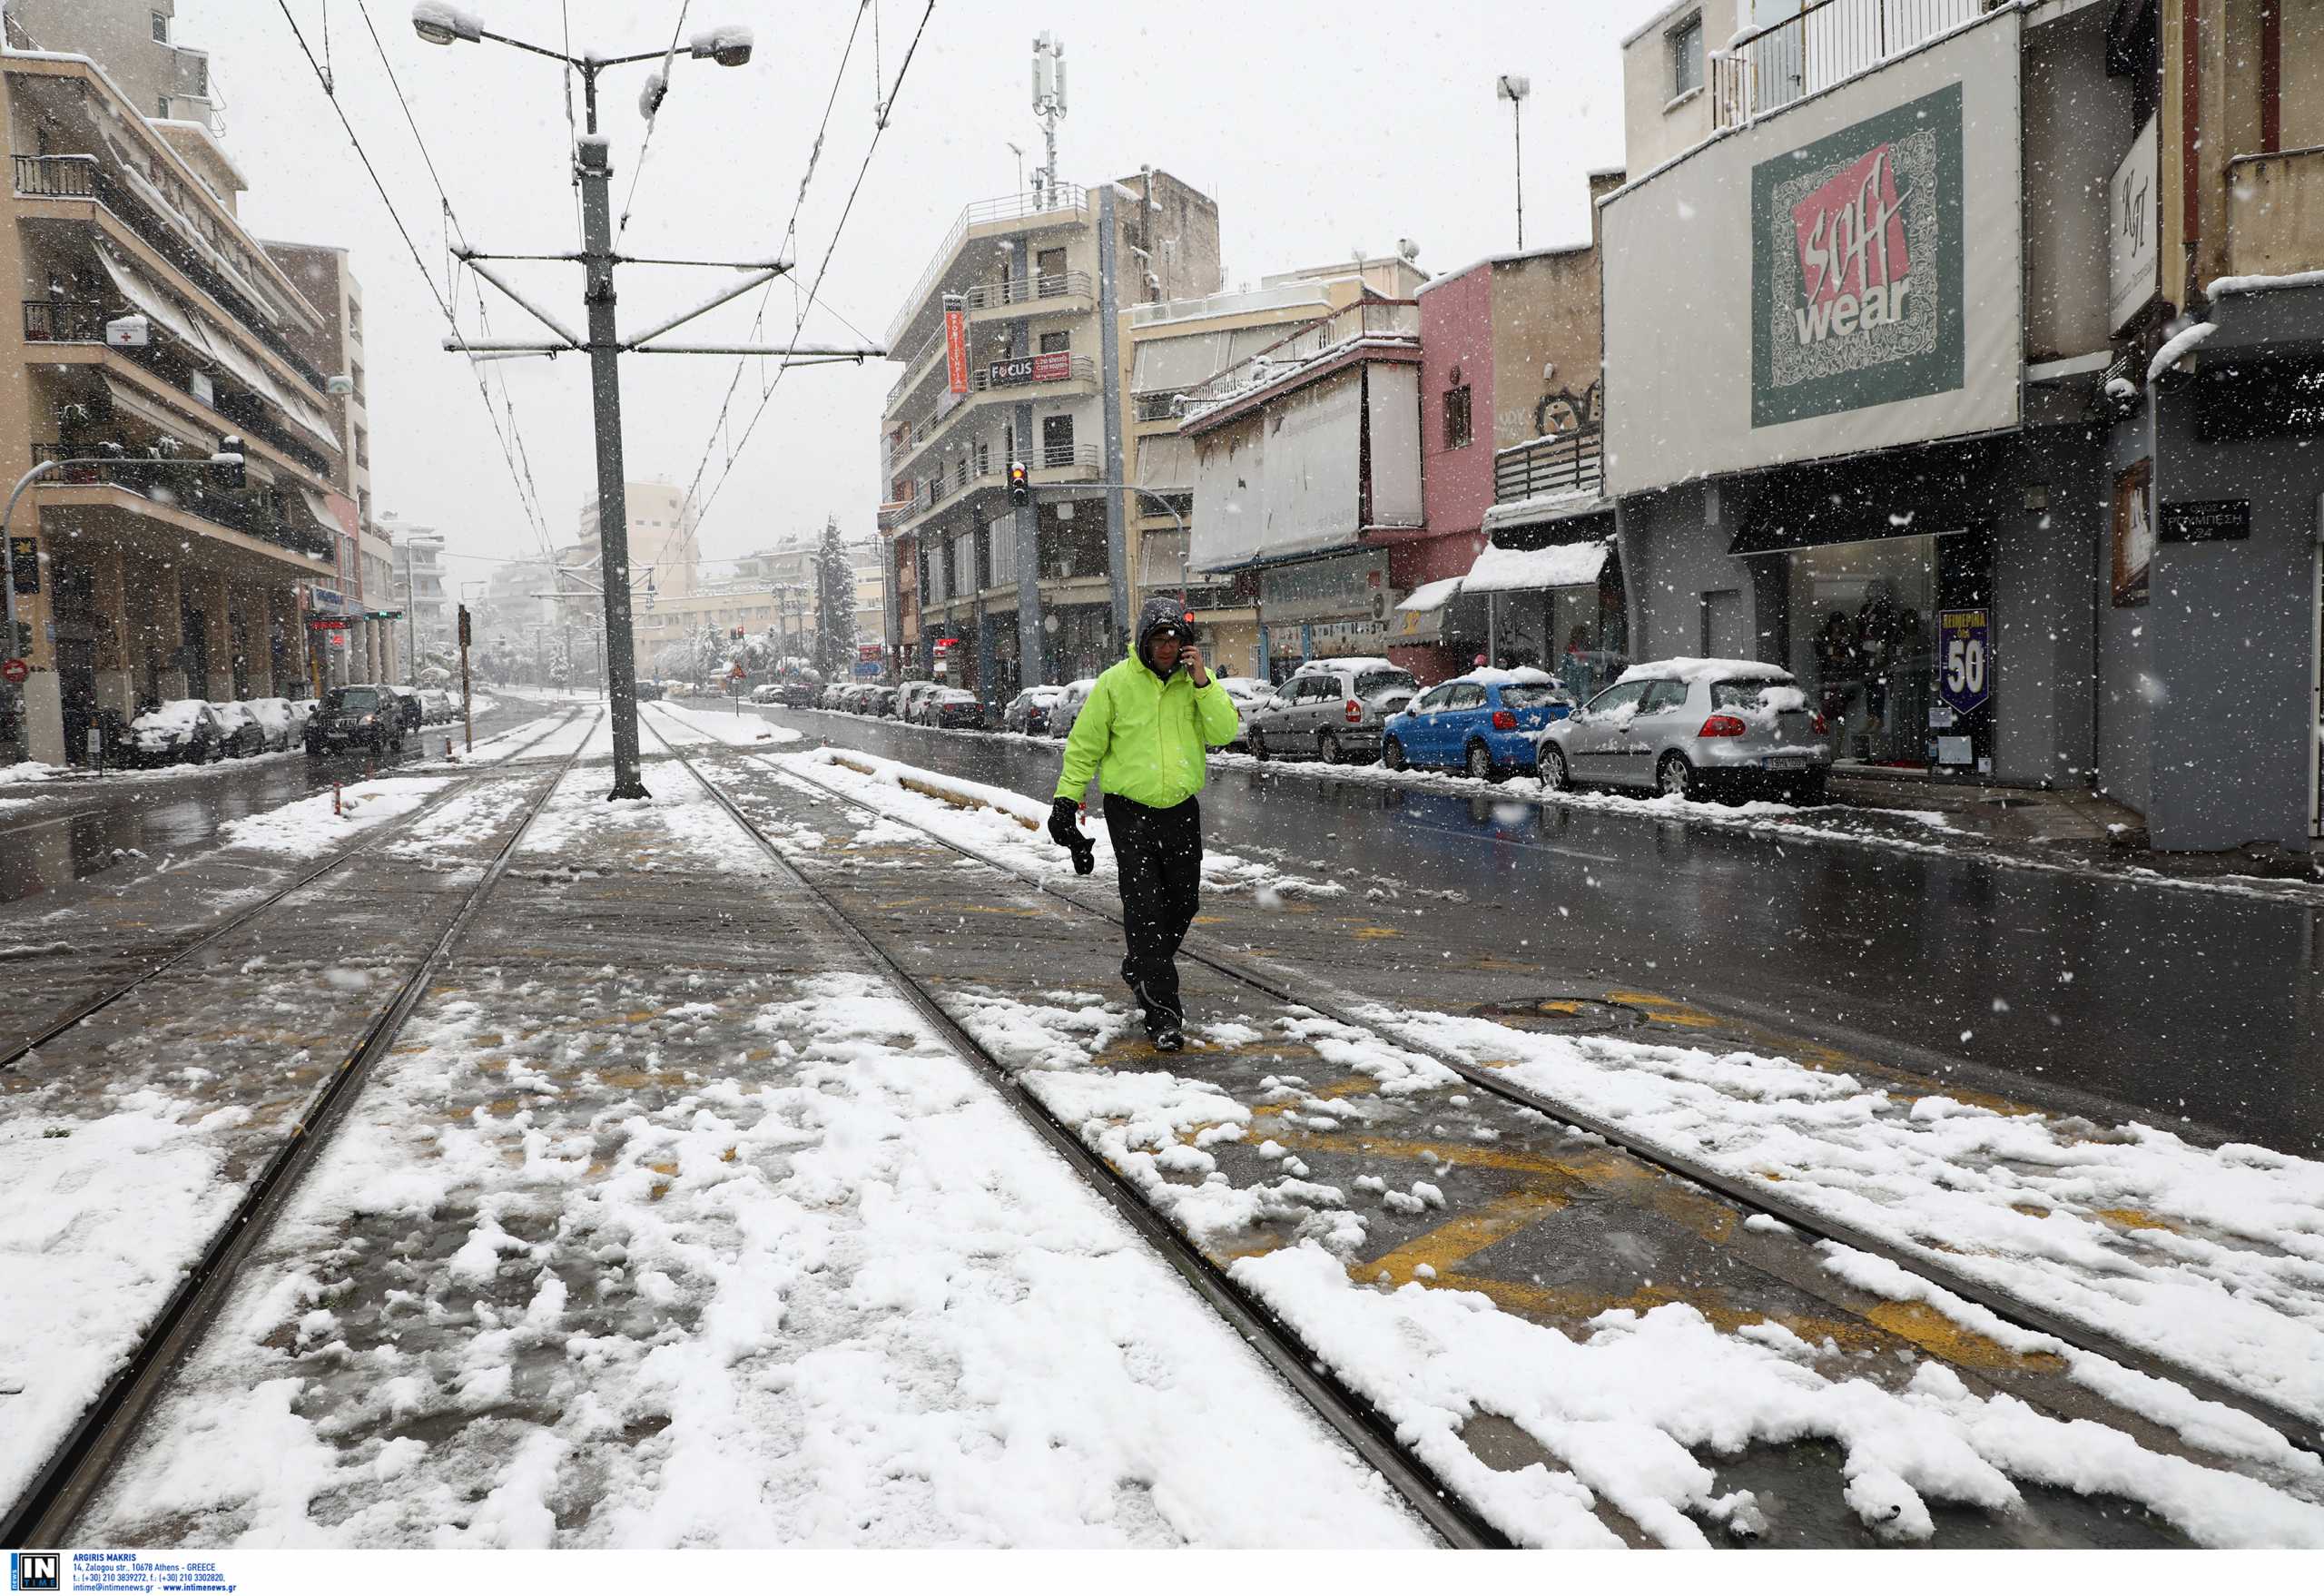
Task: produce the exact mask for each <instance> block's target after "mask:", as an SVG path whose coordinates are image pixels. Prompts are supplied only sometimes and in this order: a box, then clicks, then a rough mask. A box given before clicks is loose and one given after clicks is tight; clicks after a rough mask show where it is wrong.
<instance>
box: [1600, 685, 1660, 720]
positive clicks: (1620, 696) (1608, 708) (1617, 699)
mask: <svg viewBox="0 0 2324 1596" xmlns="http://www.w3.org/2000/svg"><path fill="white" fill-rule="evenodd" d="M1652 685H1653V684H1652V683H1650V682H1624V683H1621V684H1620V685H1618V686H1613V687H1609V688H1607V689H1606V690H1605V691H1604V692H1603V693H1600V695H1598V696H1597V697H1595V698H1593V699H1591V700H1590V703H1589V705H1588V708H1589V713H1590V714H1622V713H1623V712H1624V711H1627V710H1635V709H1637V708H1638V705H1639V700H1640V699H1641V698H1644V697H1645V696H1646V690H1647V689H1648V688H1649V687H1650V686H1652Z"/></svg>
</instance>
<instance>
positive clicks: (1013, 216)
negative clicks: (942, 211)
mask: <svg viewBox="0 0 2324 1596" xmlns="http://www.w3.org/2000/svg"><path fill="white" fill-rule="evenodd" d="M1088 202H1089V194H1088V190H1086V189H1084V188H1082V187H1081V186H1080V185H1079V184H1078V183H1070V182H1060V183H1053V184H1051V185H1050V186H1049V188H1048V189H1046V190H1045V191H1043V192H1040V193H1038V194H1009V195H1006V196H1004V197H1003V198H1001V199H998V200H979V201H977V202H974V203H973V204H970V205H965V206H963V207H961V210H960V215H959V216H957V217H955V218H954V219H953V221H952V226H951V228H950V231H949V232H946V233H945V235H944V241H943V242H942V243H940V244H939V245H937V246H936V253H935V254H934V255H933V256H932V257H931V259H930V260H929V262H928V269H927V270H926V271H922V272H921V274H920V281H918V282H916V283H914V284H912V289H911V292H910V293H909V294H906V295H905V296H904V302H903V308H902V309H901V310H898V311H897V312H896V319H895V320H894V321H892V322H891V323H890V324H889V327H888V340H887V341H888V345H889V347H890V348H891V349H892V348H893V347H894V346H895V345H896V344H897V343H898V342H899V341H900V340H901V339H902V337H903V333H904V329H906V328H907V327H910V326H911V323H912V320H913V319H914V318H915V317H917V316H918V315H919V314H920V311H921V305H922V304H923V303H924V302H925V301H926V300H927V298H928V295H929V291H931V290H932V289H933V288H935V286H936V280H937V279H938V278H940V277H941V276H942V275H943V274H944V268H945V267H947V266H949V265H950V264H951V261H952V253H953V251H956V250H958V249H959V248H960V241H961V240H962V239H964V238H966V237H968V236H969V230H970V228H972V227H984V226H988V225H990V223H992V222H1016V221H1019V220H1023V221H1030V220H1032V219H1033V218H1035V217H1037V216H1047V215H1050V214H1052V213H1055V214H1058V215H1064V214H1066V213H1068V212H1077V211H1082V210H1086V209H1088Z"/></svg>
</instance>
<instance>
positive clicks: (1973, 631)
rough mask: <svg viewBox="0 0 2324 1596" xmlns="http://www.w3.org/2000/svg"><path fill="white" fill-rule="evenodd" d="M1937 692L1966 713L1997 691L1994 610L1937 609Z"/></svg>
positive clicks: (1960, 712) (1956, 711) (1960, 711)
mask: <svg viewBox="0 0 2324 1596" xmlns="http://www.w3.org/2000/svg"><path fill="white" fill-rule="evenodd" d="M1936 648H1937V655H1936V695H1937V696H1938V697H1939V698H1942V699H1944V700H1945V703H1946V704H1950V705H1952V706H1953V709H1954V711H1955V713H1956V714H1968V713H1969V712H1970V711H1971V710H1973V709H1975V708H1977V707H1978V706H1979V705H1981V704H1984V702H1985V701H1986V700H1987V699H1989V698H1991V697H1992V696H1993V695H1994V612H1993V611H1991V610H1989V609H1941V610H1939V611H1937V612H1936Z"/></svg>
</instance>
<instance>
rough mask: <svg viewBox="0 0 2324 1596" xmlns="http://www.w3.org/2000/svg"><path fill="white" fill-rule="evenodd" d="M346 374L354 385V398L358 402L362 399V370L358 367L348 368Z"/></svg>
mask: <svg viewBox="0 0 2324 1596" xmlns="http://www.w3.org/2000/svg"><path fill="white" fill-rule="evenodd" d="M347 374H348V376H349V378H350V379H352V380H353V382H354V384H355V397H356V399H357V400H358V401H361V399H362V398H363V368H362V367H360V366H354V367H350V368H349V369H348V373H347Z"/></svg>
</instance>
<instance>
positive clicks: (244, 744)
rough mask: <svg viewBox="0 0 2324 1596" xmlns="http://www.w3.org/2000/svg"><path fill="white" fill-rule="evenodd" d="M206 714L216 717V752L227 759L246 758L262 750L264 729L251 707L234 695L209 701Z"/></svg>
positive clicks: (264, 744) (263, 749)
mask: <svg viewBox="0 0 2324 1596" xmlns="http://www.w3.org/2000/svg"><path fill="white" fill-rule="evenodd" d="M210 713H211V714H213V715H215V716H216V717H217V720H218V751H219V752H220V753H221V754H224V755H225V756H226V757H227V758H229V759H248V758H250V757H251V755H252V754H263V753H265V752H266V728H265V727H264V726H263V725H261V724H259V718H258V716H256V715H254V714H251V706H250V705H249V704H245V703H243V702H242V701H241V699H238V698H222V699H216V700H213V701H212V703H211V705H210Z"/></svg>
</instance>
